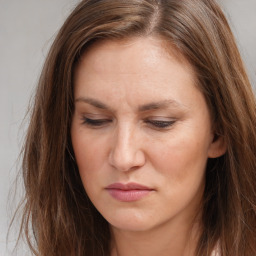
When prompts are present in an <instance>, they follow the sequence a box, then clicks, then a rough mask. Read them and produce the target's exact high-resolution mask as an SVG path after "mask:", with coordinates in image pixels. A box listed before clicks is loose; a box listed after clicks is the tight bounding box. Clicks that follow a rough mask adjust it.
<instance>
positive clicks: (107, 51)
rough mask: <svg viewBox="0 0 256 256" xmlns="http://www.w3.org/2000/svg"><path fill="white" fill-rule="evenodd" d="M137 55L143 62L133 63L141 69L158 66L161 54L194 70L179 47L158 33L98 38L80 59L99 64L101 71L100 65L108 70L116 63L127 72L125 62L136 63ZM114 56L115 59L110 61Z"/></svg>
mask: <svg viewBox="0 0 256 256" xmlns="http://www.w3.org/2000/svg"><path fill="white" fill-rule="evenodd" d="M138 53H139V56H138ZM137 56H138V57H139V58H140V61H141V63H139V64H142V62H143V64H144V65H140V66H139V67H138V66H134V68H136V71H141V69H142V68H143V67H148V68H154V69H155V68H156V66H157V65H158V64H159V60H160V58H162V60H163V61H164V60H165V61H166V60H167V59H173V60H174V59H175V61H177V62H178V63H180V64H181V65H182V66H183V67H186V68H187V69H189V71H192V66H191V65H190V64H189V62H188V61H187V59H186V58H185V57H184V56H183V55H182V54H181V52H180V51H179V50H178V49H177V47H175V46H174V45H173V44H171V43H170V42H169V41H167V40H166V39H164V38H162V37H156V36H147V37H131V38H127V39H118V40H108V39H106V40H100V41H97V42H95V43H93V44H92V45H90V46H89V47H88V48H87V49H86V50H85V52H84V53H83V55H82V56H81V58H80V62H79V63H81V62H83V63H84V64H85V63H88V62H90V66H94V68H99V71H101V68H102V69H103V71H107V70H108V68H112V67H113V65H115V64H116V66H117V67H118V70H119V71H121V70H122V69H123V72H125V71H126V69H125V68H127V67H126V65H124V64H126V63H127V62H129V63H132V62H133V63H134V64H135V65H136V63H137V62H136V61H137V59H136V58H134V57H137ZM159 57H160V58H159ZM163 57H164V58H163ZM114 59H115V62H114V61H111V60H114ZM108 61H110V63H108V64H111V65H105V64H106V62H108Z"/></svg>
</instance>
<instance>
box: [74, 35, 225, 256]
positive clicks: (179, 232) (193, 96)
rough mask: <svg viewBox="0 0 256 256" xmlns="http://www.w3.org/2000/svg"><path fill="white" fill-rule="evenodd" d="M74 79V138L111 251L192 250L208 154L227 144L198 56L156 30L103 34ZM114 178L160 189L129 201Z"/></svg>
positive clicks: (186, 252) (158, 252) (155, 252)
mask: <svg viewBox="0 0 256 256" xmlns="http://www.w3.org/2000/svg"><path fill="white" fill-rule="evenodd" d="M167 47H168V49H169V50H168V51H167ZM174 53H175V54H174ZM74 88H75V89H74V97H75V110H74V115H73V120H72V127H71V137H72V144H73V148H74V152H75V157H76V161H77V164H78V167H79V172H80V176H81V179H82V182H83V185H84V188H85V190H86V192H87V194H88V196H89V198H90V199H91V201H92V203H93V204H94V205H95V207H96V208H97V209H98V210H99V212H100V213H101V214H102V215H103V217H104V218H105V219H106V220H107V221H108V222H109V224H110V228H111V232H112V248H113V250H112V256H115V255H119V256H120V255H122V256H128V255H136V256H137V255H138V256H142V255H143V256H144V255H147V256H151V255H152V256H153V255H154V256H155V255H162V256H165V255H168V256H170V255H173V256H179V255H180V256H181V255H194V253H193V252H194V249H195V246H196V241H197V235H198V231H199V229H200V206H201V200H202V195H203V191H204V178H205V167H206V162H207V159H208V158H209V157H211V158H214V157H219V156H220V155H222V154H223V153H224V152H225V145H224V143H223V141H222V140H221V139H220V138H217V139H216V137H215V136H214V131H212V125H211V118H210V113H209V110H208V108H207V104H206V102H205V98H204V96H203V94H202V93H201V92H200V91H199V90H198V88H197V87H196V76H195V74H194V72H193V68H192V67H191V65H190V64H189V63H188V62H187V61H186V60H185V59H184V58H183V57H182V56H181V55H180V54H178V53H177V51H175V49H172V48H170V46H168V45H167V43H166V42H164V41H163V40H161V39H158V38H155V37H146V38H132V39H129V40H125V41H104V42H101V43H98V44H96V45H93V46H92V47H91V48H90V49H89V50H88V51H87V52H86V53H85V54H84V55H83V56H82V58H81V61H80V63H79V65H78V66H77V68H76V70H75V80H74ZM88 119H90V120H88ZM91 119H93V120H96V121H94V122H93V124H92V123H91V122H92V121H91ZM95 122H96V124H95ZM116 182H121V183H123V184H126V183H129V182H136V183H139V184H142V185H145V186H147V187H149V188H150V189H152V191H151V192H150V193H149V194H147V195H146V196H145V197H143V198H141V199H139V200H136V201H132V202H123V201H119V200H117V199H115V198H113V197H112V196H111V195H110V194H109V193H108V191H107V190H106V187H107V186H109V185H110V184H113V183H116Z"/></svg>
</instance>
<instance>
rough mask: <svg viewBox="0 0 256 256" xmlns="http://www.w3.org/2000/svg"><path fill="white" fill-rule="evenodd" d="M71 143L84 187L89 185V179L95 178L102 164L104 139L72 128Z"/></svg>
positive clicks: (104, 156) (104, 155)
mask: <svg viewBox="0 0 256 256" xmlns="http://www.w3.org/2000/svg"><path fill="white" fill-rule="evenodd" d="M72 145H73V149H74V153H75V158H76V162H77V165H78V169H79V173H80V176H81V179H82V182H83V184H84V186H85V187H86V186H87V185H90V182H91V180H94V181H95V180H96V177H97V176H98V175H99V173H100V171H101V169H102V166H103V165H104V160H105V159H106V155H107V153H106V149H105V147H104V140H97V139H94V138H92V136H90V135H89V134H85V132H84V131H79V130H78V131H77V130H74V131H72Z"/></svg>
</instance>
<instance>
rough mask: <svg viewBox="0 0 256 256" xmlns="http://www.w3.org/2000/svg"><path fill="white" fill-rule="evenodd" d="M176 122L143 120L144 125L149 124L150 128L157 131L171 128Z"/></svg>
mask: <svg viewBox="0 0 256 256" xmlns="http://www.w3.org/2000/svg"><path fill="white" fill-rule="evenodd" d="M175 122H176V121H175V120H170V121H166V120H150V119H148V120H145V123H147V124H149V125H150V126H153V127H155V128H158V129H164V128H169V127H171V126H172V125H173V124H174V123H175Z"/></svg>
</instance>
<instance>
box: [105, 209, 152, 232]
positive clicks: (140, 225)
mask: <svg viewBox="0 0 256 256" xmlns="http://www.w3.org/2000/svg"><path fill="white" fill-rule="evenodd" d="M106 220H107V221H108V223H109V224H110V226H112V227H113V228H116V229H119V230H124V231H130V232H142V231H147V230H149V229H151V228H153V226H154V224H153V223H152V218H149V217H146V216H142V215H140V214H135V213H133V214H127V213H126V214H125V215H122V216H120V215H114V216H113V215H112V216H111V217H110V218H108V219H106Z"/></svg>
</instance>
